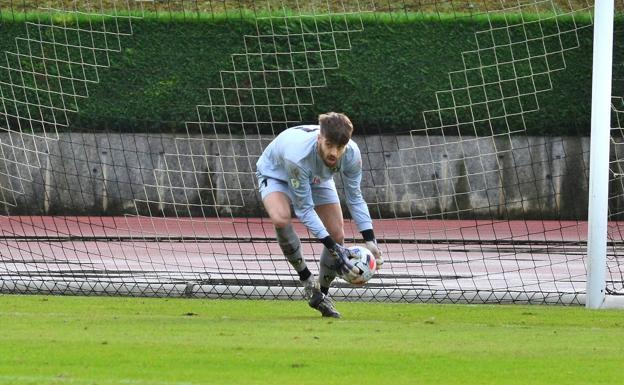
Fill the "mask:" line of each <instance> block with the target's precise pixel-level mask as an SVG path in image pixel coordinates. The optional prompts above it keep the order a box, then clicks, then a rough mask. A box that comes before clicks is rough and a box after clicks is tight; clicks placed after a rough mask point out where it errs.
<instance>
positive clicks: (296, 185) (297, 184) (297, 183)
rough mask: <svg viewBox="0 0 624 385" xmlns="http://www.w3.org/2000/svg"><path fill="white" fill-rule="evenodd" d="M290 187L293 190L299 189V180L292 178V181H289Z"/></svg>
mask: <svg viewBox="0 0 624 385" xmlns="http://www.w3.org/2000/svg"><path fill="white" fill-rule="evenodd" d="M290 185H291V186H292V187H293V188H299V180H298V179H295V178H292V179H291V180H290Z"/></svg>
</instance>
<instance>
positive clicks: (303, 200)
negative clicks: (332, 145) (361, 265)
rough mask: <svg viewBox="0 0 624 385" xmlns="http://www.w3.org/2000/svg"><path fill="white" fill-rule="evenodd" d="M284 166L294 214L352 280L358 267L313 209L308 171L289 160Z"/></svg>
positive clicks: (359, 272) (340, 269) (357, 272)
mask: <svg viewBox="0 0 624 385" xmlns="http://www.w3.org/2000/svg"><path fill="white" fill-rule="evenodd" d="M286 168H287V171H288V179H289V180H288V186H289V187H290V190H291V191H292V193H293V194H292V195H293V199H294V202H293V208H294V210H295V215H296V216H297V218H299V220H300V221H301V222H302V223H303V224H304V225H305V226H306V227H307V228H308V230H310V232H311V233H312V234H313V235H314V236H315V237H317V238H318V239H319V241H320V242H321V243H323V245H325V247H327V249H328V250H329V252H330V254H331V255H332V256H333V257H334V259H335V260H336V270H338V272H339V273H340V274H342V275H343V276H345V277H347V278H348V279H350V280H354V279H355V278H356V277H357V276H358V275H360V274H361V271H360V269H358V268H357V267H355V266H354V265H353V263H351V261H350V260H349V250H348V249H347V248H345V247H344V246H342V245H340V244H338V243H336V241H335V240H334V239H333V238H332V237H331V236H330V235H329V232H328V231H327V229H326V228H325V226H324V225H323V222H322V221H321V218H319V216H318V214H317V213H316V210H314V201H313V200H312V187H311V186H310V175H309V172H308V171H306V170H305V169H304V168H303V167H300V166H299V165H298V164H296V163H293V162H289V161H287V162H286Z"/></svg>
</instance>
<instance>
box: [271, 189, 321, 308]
mask: <svg viewBox="0 0 624 385" xmlns="http://www.w3.org/2000/svg"><path fill="white" fill-rule="evenodd" d="M263 203H264V207H265V208H266V210H267V213H268V214H269V217H270V218H271V222H272V223H273V226H274V227H275V233H276V235H277V243H278V244H279V246H280V248H281V249H282V253H283V254H284V256H285V257H286V259H287V260H288V262H289V263H290V265H291V266H292V267H293V268H294V269H295V271H296V272H297V274H298V275H299V279H300V280H301V283H302V284H303V297H304V298H305V299H310V298H311V297H312V291H313V289H314V288H318V281H317V280H316V277H315V276H314V274H312V273H311V272H310V270H309V269H308V267H307V265H306V263H305V259H304V257H303V254H302V252H301V241H300V239H299V237H298V236H297V233H296V232H295V229H294V228H293V226H292V223H291V214H290V199H289V198H288V196H287V195H286V194H284V193H282V192H280V191H275V192H272V193H270V194H268V195H266V197H265V198H264V199H263Z"/></svg>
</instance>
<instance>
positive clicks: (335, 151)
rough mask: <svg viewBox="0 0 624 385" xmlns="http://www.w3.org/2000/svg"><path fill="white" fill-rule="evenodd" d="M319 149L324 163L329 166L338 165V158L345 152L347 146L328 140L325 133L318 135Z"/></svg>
mask: <svg viewBox="0 0 624 385" xmlns="http://www.w3.org/2000/svg"><path fill="white" fill-rule="evenodd" d="M318 143H319V146H318V149H319V155H320V156H321V159H323V163H325V166H327V167H330V168H331V167H336V165H337V164H338V160H340V157H341V156H342V155H343V154H344V153H345V150H346V149H347V146H346V145H345V146H339V145H337V144H334V143H332V142H330V141H329V140H327V139H326V138H325V137H324V136H323V135H319V136H318Z"/></svg>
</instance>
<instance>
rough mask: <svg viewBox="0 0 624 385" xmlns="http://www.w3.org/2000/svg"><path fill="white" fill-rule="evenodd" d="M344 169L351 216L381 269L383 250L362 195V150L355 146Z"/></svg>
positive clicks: (343, 178) (343, 173) (343, 176)
mask: <svg viewBox="0 0 624 385" xmlns="http://www.w3.org/2000/svg"><path fill="white" fill-rule="evenodd" d="M348 160H349V162H347V164H346V165H345V168H344V169H343V171H342V181H343V183H344V191H345V197H346V198H347V207H348V208H349V212H350V213H351V217H352V218H353V219H354V220H355V223H356V225H357V227H358V230H359V231H360V234H362V238H364V242H365V244H366V248H367V249H369V250H370V251H371V253H373V255H374V256H375V260H376V262H377V270H379V269H381V266H382V265H383V263H384V260H383V257H382V255H381V254H382V253H381V250H380V249H379V246H378V245H377V239H376V238H375V232H374V231H373V221H372V219H371V217H370V212H369V211H368V205H367V204H366V201H365V200H364V197H363V196H362V189H361V187H360V185H361V183H362V156H361V154H360V150H359V149H358V148H357V147H355V151H354V154H353V157H351V158H350V159H348Z"/></svg>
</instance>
